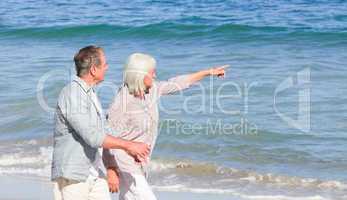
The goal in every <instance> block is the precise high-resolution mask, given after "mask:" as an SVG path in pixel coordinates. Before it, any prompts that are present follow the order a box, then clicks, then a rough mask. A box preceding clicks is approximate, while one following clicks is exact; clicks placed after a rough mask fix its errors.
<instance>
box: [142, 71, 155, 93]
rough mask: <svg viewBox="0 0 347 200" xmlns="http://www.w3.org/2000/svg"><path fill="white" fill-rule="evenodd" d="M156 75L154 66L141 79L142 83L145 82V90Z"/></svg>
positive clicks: (149, 86)
mask: <svg viewBox="0 0 347 200" xmlns="http://www.w3.org/2000/svg"><path fill="white" fill-rule="evenodd" d="M156 77H157V75H156V71H155V69H154V68H152V69H150V70H149V72H148V74H147V75H146V76H145V78H144V79H143V83H144V84H145V86H146V88H147V91H148V90H149V89H150V88H151V87H152V85H153V80H154V79H155V78H156Z"/></svg>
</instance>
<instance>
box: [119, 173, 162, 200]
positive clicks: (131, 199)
mask: <svg viewBox="0 0 347 200" xmlns="http://www.w3.org/2000/svg"><path fill="white" fill-rule="evenodd" d="M119 190H120V191H119V200H157V198H156V197H155V195H154V193H153V191H152V189H151V187H150V186H149V185H148V182H147V180H146V177H145V176H143V175H141V174H130V173H126V172H120V184H119Z"/></svg>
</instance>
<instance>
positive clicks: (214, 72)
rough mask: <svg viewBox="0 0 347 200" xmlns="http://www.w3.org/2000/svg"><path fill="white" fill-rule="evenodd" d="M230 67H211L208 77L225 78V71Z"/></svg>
mask: <svg viewBox="0 0 347 200" xmlns="http://www.w3.org/2000/svg"><path fill="white" fill-rule="evenodd" d="M229 66H230V65H223V66H219V67H213V68H211V69H209V75H211V76H218V77H224V76H225V69H226V68H227V67H229Z"/></svg>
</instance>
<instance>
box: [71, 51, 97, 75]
mask: <svg viewBox="0 0 347 200" xmlns="http://www.w3.org/2000/svg"><path fill="white" fill-rule="evenodd" d="M101 52H103V49H102V48H101V47H97V46H93V45H91V46H87V47H84V48H82V49H80V50H79V51H78V53H77V54H76V55H75V56H74V61H75V67H76V72H77V76H79V77H81V76H83V75H85V74H87V73H88V72H89V70H90V68H91V66H92V65H96V66H99V65H100V63H101V60H100V55H101Z"/></svg>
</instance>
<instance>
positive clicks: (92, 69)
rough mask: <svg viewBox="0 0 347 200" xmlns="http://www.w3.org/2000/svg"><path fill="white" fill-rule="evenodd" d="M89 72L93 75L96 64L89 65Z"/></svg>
mask: <svg viewBox="0 0 347 200" xmlns="http://www.w3.org/2000/svg"><path fill="white" fill-rule="evenodd" d="M90 73H91V75H93V76H95V74H96V66H95V65H92V66H90Z"/></svg>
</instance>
